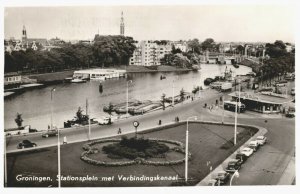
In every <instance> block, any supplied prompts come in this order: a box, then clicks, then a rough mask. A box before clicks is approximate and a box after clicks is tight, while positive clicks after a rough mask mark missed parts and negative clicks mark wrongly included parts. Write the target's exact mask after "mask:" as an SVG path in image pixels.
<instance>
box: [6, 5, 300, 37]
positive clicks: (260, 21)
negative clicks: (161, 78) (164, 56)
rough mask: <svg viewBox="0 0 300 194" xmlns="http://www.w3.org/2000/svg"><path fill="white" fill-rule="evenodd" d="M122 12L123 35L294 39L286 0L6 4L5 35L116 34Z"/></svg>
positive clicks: (293, 17)
mask: <svg viewBox="0 0 300 194" xmlns="http://www.w3.org/2000/svg"><path fill="white" fill-rule="evenodd" d="M122 11H123V12H124V20H125V35H126V36H132V37H133V38H134V39H136V40H148V39H167V40H180V39H182V40H187V39H191V38H198V39H199V40H200V41H202V40H204V39H205V38H213V39H214V40H215V41H251V42H252V41H262V42H274V41H275V40H283V41H285V42H294V34H295V30H296V29H295V28H296V21H295V20H296V15H295V9H294V8H293V7H292V6H285V5H258V6H255V5H231V6H224V5H206V6H205V5H197V6H122V7H120V6H110V7H104V6H96V7H95V6H94V7H26V8H24V7H18V8H16V7H14V8H12V7H10V8H5V11H4V15H5V17H4V36H5V38H10V37H15V38H16V39H20V38H21V35H22V28H23V25H25V26H26V29H27V37H28V38H47V39H50V38H54V37H59V38H62V39H65V40H71V39H93V37H94V35H95V34H96V33H98V29H99V33H100V34H102V35H109V34H110V35H118V34H119V33H120V17H121V12H122Z"/></svg>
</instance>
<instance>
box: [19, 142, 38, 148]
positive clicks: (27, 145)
mask: <svg viewBox="0 0 300 194" xmlns="http://www.w3.org/2000/svg"><path fill="white" fill-rule="evenodd" d="M36 146H37V145H36V143H33V142H31V141H29V140H23V141H22V142H20V143H19V144H18V146H17V148H18V149H24V148H31V147H36Z"/></svg>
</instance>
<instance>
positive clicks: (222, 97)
mask: <svg viewBox="0 0 300 194" xmlns="http://www.w3.org/2000/svg"><path fill="white" fill-rule="evenodd" d="M222 104H223V111H222V124H223V123H224V111H225V108H224V96H222Z"/></svg>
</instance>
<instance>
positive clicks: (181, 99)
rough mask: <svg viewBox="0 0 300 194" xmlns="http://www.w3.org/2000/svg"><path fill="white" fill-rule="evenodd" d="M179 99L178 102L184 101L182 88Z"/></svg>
mask: <svg viewBox="0 0 300 194" xmlns="http://www.w3.org/2000/svg"><path fill="white" fill-rule="evenodd" d="M179 97H180V101H181V102H183V101H184V90H183V88H182V89H181V90H180V92H179Z"/></svg>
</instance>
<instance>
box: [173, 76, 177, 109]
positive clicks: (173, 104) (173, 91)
mask: <svg viewBox="0 0 300 194" xmlns="http://www.w3.org/2000/svg"><path fill="white" fill-rule="evenodd" d="M175 78H176V79H178V76H176V77H175ZM175 78H174V79H173V81H172V91H173V93H172V94H173V95H172V106H173V107H174V98H175V97H174V95H175V94H174V93H175V92H174V88H175V85H174V82H175Z"/></svg>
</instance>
